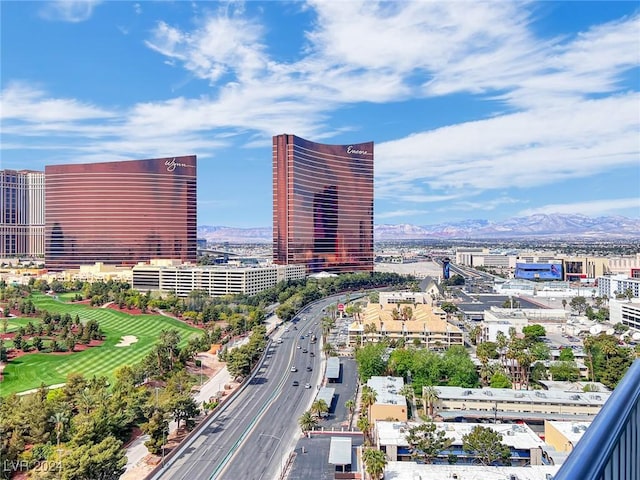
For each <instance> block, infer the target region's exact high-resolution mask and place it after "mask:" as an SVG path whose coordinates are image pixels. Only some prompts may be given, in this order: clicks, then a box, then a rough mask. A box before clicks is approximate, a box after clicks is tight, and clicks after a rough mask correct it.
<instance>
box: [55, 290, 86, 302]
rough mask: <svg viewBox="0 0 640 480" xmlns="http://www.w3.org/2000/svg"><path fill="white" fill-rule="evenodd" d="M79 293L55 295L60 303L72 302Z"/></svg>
mask: <svg viewBox="0 0 640 480" xmlns="http://www.w3.org/2000/svg"><path fill="white" fill-rule="evenodd" d="M78 293H80V292H65V293H56V294H54V295H57V296H58V298H59V299H60V301H62V302H73V301H74V300H75V297H76V295H77V294H78Z"/></svg>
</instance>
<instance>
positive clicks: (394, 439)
mask: <svg viewBox="0 0 640 480" xmlns="http://www.w3.org/2000/svg"><path fill="white" fill-rule="evenodd" d="M418 425H420V424H419V423H417V422H389V421H377V422H376V427H375V438H376V446H377V447H378V449H380V450H382V451H383V452H385V454H386V455H387V459H388V460H389V461H394V462H395V461H409V460H411V459H412V458H411V450H410V446H409V442H408V441H407V435H408V433H409V429H411V428H412V427H415V426H418ZM435 425H436V427H437V428H438V430H442V431H444V432H445V434H446V437H447V438H449V439H450V440H451V446H450V447H449V448H447V449H446V450H443V451H442V452H440V453H439V454H438V456H437V457H436V458H435V459H434V463H447V462H448V460H449V458H450V457H449V456H450V455H455V456H456V457H457V459H456V464H472V463H475V461H476V457H475V456H474V455H473V454H472V453H469V452H466V451H464V450H463V448H462V447H463V437H464V436H465V435H468V434H470V433H471V432H472V431H473V429H474V428H475V427H476V426H482V427H485V428H490V429H491V430H494V431H495V432H497V433H499V434H500V435H502V443H503V444H504V445H506V446H507V447H509V450H510V451H511V457H510V460H511V464H512V465H544V464H550V463H552V462H553V460H552V459H550V458H549V457H548V456H547V455H546V454H545V447H546V446H545V443H544V441H542V439H541V438H540V437H539V436H538V435H536V433H535V432H534V431H533V430H531V428H529V427H528V426H527V425H525V424H480V423H443V422H436V423H435Z"/></svg>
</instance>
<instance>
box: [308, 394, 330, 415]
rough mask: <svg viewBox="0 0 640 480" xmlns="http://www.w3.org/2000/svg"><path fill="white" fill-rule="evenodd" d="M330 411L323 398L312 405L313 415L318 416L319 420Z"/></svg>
mask: <svg viewBox="0 0 640 480" xmlns="http://www.w3.org/2000/svg"><path fill="white" fill-rule="evenodd" d="M328 411H329V406H328V405H327V402H325V401H324V400H323V399H321V398H319V399H318V400H316V401H315V402H313V403H312V404H311V413H313V414H315V415H317V417H318V418H320V417H322V415H323V414H324V413H327V412H328Z"/></svg>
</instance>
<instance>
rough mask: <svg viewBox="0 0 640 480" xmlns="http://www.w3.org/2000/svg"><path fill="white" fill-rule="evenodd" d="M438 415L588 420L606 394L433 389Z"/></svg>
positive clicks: (602, 403)
mask: <svg viewBox="0 0 640 480" xmlns="http://www.w3.org/2000/svg"><path fill="white" fill-rule="evenodd" d="M436 389H437V391H438V402H437V415H438V416H440V417H442V418H444V419H445V420H447V419H454V418H458V417H467V418H474V417H475V418H486V417H492V416H494V419H496V420H522V419H529V420H543V419H548V420H574V419H575V420H591V419H592V418H593V417H595V416H596V414H597V413H598V412H599V411H600V409H601V408H602V406H603V405H604V403H605V402H606V401H607V399H608V398H609V396H610V395H611V394H610V393H609V392H588V393H585V392H565V391H561V390H544V391H543V390H511V389H506V388H463V387H444V386H438V387H436Z"/></svg>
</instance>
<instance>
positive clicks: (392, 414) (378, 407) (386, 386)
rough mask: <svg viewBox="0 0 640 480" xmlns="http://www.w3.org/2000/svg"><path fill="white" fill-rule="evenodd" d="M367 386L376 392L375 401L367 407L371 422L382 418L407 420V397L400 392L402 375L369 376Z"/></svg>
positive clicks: (402, 381) (402, 383) (402, 382)
mask: <svg viewBox="0 0 640 480" xmlns="http://www.w3.org/2000/svg"><path fill="white" fill-rule="evenodd" d="M367 386H368V387H370V388H371V389H372V390H373V391H374V392H376V401H375V403H374V404H373V405H371V407H369V417H370V421H371V422H375V421H376V420H384V419H394V420H398V421H403V422H404V421H406V420H407V399H406V398H405V397H404V395H402V394H401V393H400V392H401V391H402V387H404V380H403V379H402V377H371V378H370V379H369V380H368V381H367Z"/></svg>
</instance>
